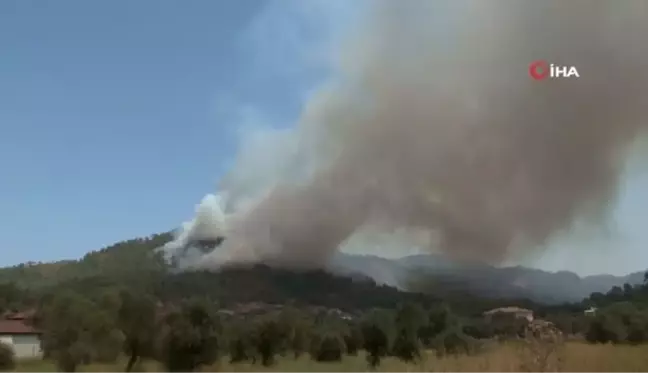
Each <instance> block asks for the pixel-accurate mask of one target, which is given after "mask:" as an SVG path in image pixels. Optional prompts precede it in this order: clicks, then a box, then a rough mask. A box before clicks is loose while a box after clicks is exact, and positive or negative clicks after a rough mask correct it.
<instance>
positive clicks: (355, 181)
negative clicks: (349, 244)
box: [165, 0, 648, 267]
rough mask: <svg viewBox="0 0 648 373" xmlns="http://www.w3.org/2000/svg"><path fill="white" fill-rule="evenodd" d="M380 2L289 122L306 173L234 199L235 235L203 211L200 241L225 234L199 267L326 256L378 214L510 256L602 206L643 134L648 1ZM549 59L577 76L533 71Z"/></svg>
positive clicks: (453, 242)
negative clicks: (538, 76)
mask: <svg viewBox="0 0 648 373" xmlns="http://www.w3.org/2000/svg"><path fill="white" fill-rule="evenodd" d="M372 4H374V5H375V9H374V13H373V14H372V16H371V17H370V21H369V22H368V25H367V27H366V28H364V29H363V30H362V33H361V34H360V35H357V37H356V38H355V39H354V43H352V47H351V48H349V49H345V50H343V51H342V52H341V58H340V61H341V62H340V64H339V70H338V75H337V76H336V79H335V80H334V81H332V82H331V83H330V84H329V85H327V86H326V87H325V88H323V89H322V92H321V93H320V94H319V95H317V96H316V97H315V98H314V99H313V101H312V102H311V103H310V104H309V105H308V107H307V108H306V110H305V111H304V115H303V117H302V120H301V122H300V124H299V126H298V127H297V129H296V130H295V132H294V133H292V134H291V136H294V138H295V139H296V140H295V142H294V144H296V145H295V149H294V152H292V153H290V155H289V156H287V159H288V161H290V162H294V165H295V168H299V169H300V170H302V171H303V172H300V173H299V176H298V177H293V178H286V179H284V180H278V181H277V182H276V183H274V184H272V187H270V188H268V189H266V190H263V194H260V195H256V196H257V197H258V198H255V199H252V202H250V203H247V204H246V207H245V208H238V207H237V206H234V207H232V206H229V207H228V206H222V208H224V209H234V210H235V212H236V213H235V214H234V215H233V216H232V217H231V218H230V219H228V221H227V223H228V226H227V229H226V231H222V229H223V228H222V225H221V224H220V223H219V222H217V221H216V220H214V219H212V218H210V217H207V218H204V219H203V218H201V217H200V216H201V215H200V212H199V216H198V217H197V220H195V221H194V225H197V226H202V232H203V233H201V235H202V237H203V238H204V237H207V238H209V237H211V238H214V239H215V238H216V237H220V236H221V235H224V236H225V237H226V239H225V241H224V243H223V245H222V246H221V247H220V248H218V249H217V250H214V252H212V253H210V254H207V255H204V256H201V257H200V258H199V259H197V261H196V262H195V264H197V265H199V266H207V267H210V266H213V265H217V264H220V263H223V262H227V261H266V262H270V263H276V264H281V265H288V266H320V265H323V264H325V263H326V262H327V261H328V260H329V259H330V258H331V256H332V255H333V254H334V253H335V252H336V251H337V250H338V249H339V247H340V246H341V245H342V244H343V243H344V242H345V241H346V240H347V239H349V237H351V236H352V235H353V234H354V233H355V232H357V231H358V230H359V229H361V228H363V227H367V226H370V227H379V228H380V229H384V230H392V229H399V228H403V227H407V228H412V229H416V230H417V231H419V232H420V231H424V232H430V234H431V237H433V238H434V239H431V240H430V241H429V242H428V245H429V247H430V249H431V250H438V251H442V252H444V253H446V254H448V255H449V256H452V257H454V258H458V259H462V258H467V259H471V260H482V261H487V262H492V263H497V262H501V261H502V260H505V259H506V258H508V257H509V256H510V255H511V254H512V253H516V252H519V251H524V250H532V249H536V248H538V247H543V246H544V245H546V244H547V243H548V241H549V240H550V239H551V238H552V237H553V236H554V235H556V234H558V233H561V232H563V231H567V230H569V229H570V227H571V226H572V224H573V223H574V222H575V221H577V220H578V219H580V218H591V219H592V220H593V221H601V220H603V219H604V218H605V217H606V215H607V214H608V212H609V210H610V207H611V206H612V203H613V202H614V199H615V196H616V192H617V190H616V189H617V185H618V182H619V178H620V175H621V173H622V171H623V170H622V168H623V164H624V160H625V157H626V153H627V150H628V149H629V147H630V146H631V145H632V143H633V142H634V141H635V140H636V139H637V138H639V136H641V135H642V133H645V130H647V129H648V94H647V92H648V73H647V71H648V47H647V46H648V44H646V41H647V40H648V2H646V1H645V0H626V1H618V2H613V1H603V0H570V1H564V0H543V1H519V0H492V1H479V0H474V1H470V0H465V1H462V0H453V1H447V2H441V1H416V0H408V1H386V2H383V3H380V2H375V3H372ZM537 59H544V60H546V61H548V62H550V63H554V64H558V65H567V66H575V67H576V68H577V70H578V73H579V75H580V77H579V78H570V79H548V80H544V81H534V80H532V79H531V78H530V77H529V75H528V70H527V69H528V65H529V63H530V62H532V61H534V60H537ZM269 156H270V155H269ZM243 157H245V154H243ZM237 172H241V170H237V169H236V168H235V169H234V170H233V174H232V175H233V176H230V177H226V178H225V180H224V181H223V189H224V190H227V191H228V193H229V195H230V199H228V200H227V201H230V202H231V203H237V202H236V201H239V200H240V199H241V197H242V195H241V193H245V192H240V191H239V192H238V193H239V194H238V195H237V188H239V187H241V188H242V187H243V185H240V184H238V185H237V180H240V178H237V177H236V175H237ZM241 190H242V189H241ZM232 201H234V202H232ZM213 210H214V211H220V210H219V208H215V209H213ZM201 219H202V220H203V221H206V223H204V224H202V225H201V223H200V221H201ZM194 225H192V226H189V227H186V229H185V230H184V231H183V232H182V233H181V234H180V236H179V238H178V240H177V241H175V242H173V243H171V245H170V246H167V247H166V248H165V250H166V251H167V252H168V253H170V255H178V253H179V252H180V251H179V249H178V248H179V247H183V246H186V245H187V244H188V243H189V242H190V241H191V237H192V236H193V235H194V233H192V232H194V231H201V229H198V228H196V227H195V226H194ZM206 227H207V228H208V227H211V228H209V229H207V230H205V228H206ZM205 231H207V232H208V233H207V234H205V233H204V232H205Z"/></svg>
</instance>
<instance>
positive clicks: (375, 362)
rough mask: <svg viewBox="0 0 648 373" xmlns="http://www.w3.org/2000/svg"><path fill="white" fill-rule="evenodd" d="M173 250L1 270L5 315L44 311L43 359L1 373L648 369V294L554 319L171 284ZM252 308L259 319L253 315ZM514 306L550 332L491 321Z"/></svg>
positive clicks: (387, 295)
mask: <svg viewBox="0 0 648 373" xmlns="http://www.w3.org/2000/svg"><path fill="white" fill-rule="evenodd" d="M165 239H166V238H165V236H153V237H151V238H149V239H140V240H132V241H126V242H124V243H120V244H117V245H114V246H112V247H109V248H106V249H103V250H100V251H98V252H94V253H91V254H88V255H87V256H86V257H85V258H83V259H82V260H80V261H76V262H73V263H66V264H60V265H58V266H51V267H50V266H47V265H45V266H44V267H43V265H36V266H22V267H20V266H18V267H14V268H11V269H8V270H6V271H5V272H1V271H0V311H22V310H28V309H33V310H36V311H37V312H36V314H35V315H34V317H33V318H32V319H31V321H30V322H31V323H33V324H34V326H35V327H37V328H38V329H40V330H41V331H42V332H43V335H42V347H43V350H44V353H45V359H44V360H38V361H15V359H13V357H12V356H11V354H10V353H8V352H7V351H11V350H8V349H6V348H3V346H2V345H0V370H19V371H51V370H59V371H67V372H73V371H79V370H80V371H84V370H91V371H121V370H123V371H137V370H147V371H160V370H161V371H199V370H227V371H246V370H247V371H258V370H284V371H307V370H308V371H310V370H321V371H336V370H340V371H359V370H367V369H372V370H382V371H400V370H410V371H411V370H414V371H417V370H419V371H420V370H431V371H466V370H467V371H488V370H493V371H555V370H567V371H578V370H581V371H637V370H648V354H646V352H648V348H647V347H644V344H645V343H648V281H646V282H645V283H644V284H642V285H626V286H624V287H615V288H613V289H611V290H610V291H609V292H607V293H605V294H603V293H594V294H592V295H591V296H590V297H588V298H587V299H584V300H583V301H582V302H578V303H574V304H562V305H550V306H549V305H542V304H537V303H534V302H531V301H529V300H525V299H490V298H484V297H479V296H476V294H470V293H466V292H463V291H462V292H457V291H452V290H456V289H449V291H445V292H443V293H442V294H439V293H437V292H435V293H433V294H425V293H411V292H402V291H398V290H397V289H394V288H391V287H388V286H379V285H377V284H375V283H373V282H371V281H367V280H366V279H362V280H357V279H355V280H352V279H350V278H344V277H336V276H333V275H331V274H328V273H325V272H323V271H305V272H292V271H287V270H279V269H272V268H269V267H264V266H256V267H253V268H229V269H226V270H223V271H221V272H219V273H211V272H192V273H173V271H172V268H169V267H167V266H166V264H165V263H164V262H163V261H161V258H159V257H158V256H156V255H154V253H153V248H155V247H157V246H159V245H160V244H161V243H162V242H164V240H165ZM3 278H4V280H3ZM647 279H648V277H647ZM435 288H438V286H436V287H435ZM251 304H252V305H255V306H258V305H259V304H261V307H260V308H259V309H257V311H258V312H252V313H250V312H247V311H241V309H245V308H249V306H250V305H251ZM512 305H515V306H522V307H525V308H529V309H531V310H532V311H533V312H534V314H535V316H536V318H540V319H544V320H548V321H550V323H547V324H546V325H548V327H547V328H545V329H542V330H536V329H533V328H531V326H532V325H533V324H529V323H528V322H527V321H525V320H520V319H517V318H515V317H507V316H506V315H504V317H492V318H488V319H486V318H485V317H484V315H483V314H482V313H483V311H486V310H488V309H491V308H496V307H501V306H512ZM591 307H593V308H595V312H593V313H591V314H588V315H585V314H584V310H585V309H587V308H591ZM565 340H570V342H565ZM575 341H578V342H575Z"/></svg>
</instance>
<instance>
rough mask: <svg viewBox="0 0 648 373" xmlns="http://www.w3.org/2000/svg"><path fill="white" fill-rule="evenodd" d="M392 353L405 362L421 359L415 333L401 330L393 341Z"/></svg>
mask: <svg viewBox="0 0 648 373" xmlns="http://www.w3.org/2000/svg"><path fill="white" fill-rule="evenodd" d="M392 353H393V355H394V356H396V357H397V358H399V359H401V360H403V361H405V362H413V361H417V360H419V359H420V358H421V346H420V343H419V340H418V337H417V335H416V332H415V331H413V330H410V329H407V328H402V329H401V330H400V332H399V333H398V335H397V336H396V339H395V340H394V346H393V347H392Z"/></svg>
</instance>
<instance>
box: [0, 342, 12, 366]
mask: <svg viewBox="0 0 648 373" xmlns="http://www.w3.org/2000/svg"><path fill="white" fill-rule="evenodd" d="M15 367H16V356H15V354H14V350H13V348H11V346H8V345H6V344H4V343H2V342H0V371H9V370H13V369H14V368H15Z"/></svg>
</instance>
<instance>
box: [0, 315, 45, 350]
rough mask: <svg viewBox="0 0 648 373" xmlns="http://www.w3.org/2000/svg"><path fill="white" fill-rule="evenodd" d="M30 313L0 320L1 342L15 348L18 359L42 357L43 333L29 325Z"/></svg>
mask: <svg viewBox="0 0 648 373" xmlns="http://www.w3.org/2000/svg"><path fill="white" fill-rule="evenodd" d="M29 315H30V313H29V312H26V313H13V314H8V315H5V316H4V317H3V318H2V319H0V342H1V343H4V344H6V345H8V346H9V347H11V348H13V350H14V353H15V354H16V357H17V358H32V357H42V356H43V350H42V348H41V338H40V336H41V333H40V331H38V330H37V329H36V328H34V327H33V326H31V325H30V324H29V321H28V319H29Z"/></svg>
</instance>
